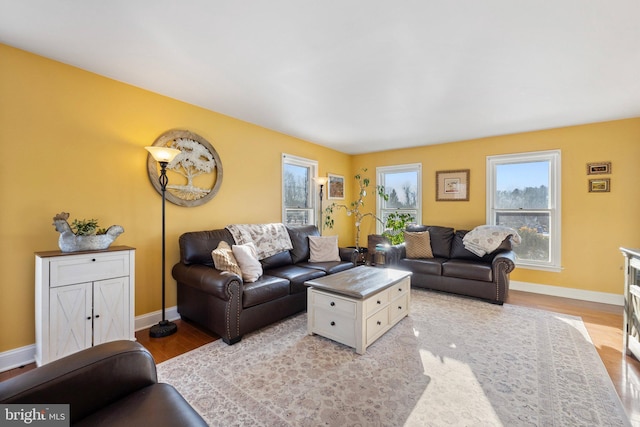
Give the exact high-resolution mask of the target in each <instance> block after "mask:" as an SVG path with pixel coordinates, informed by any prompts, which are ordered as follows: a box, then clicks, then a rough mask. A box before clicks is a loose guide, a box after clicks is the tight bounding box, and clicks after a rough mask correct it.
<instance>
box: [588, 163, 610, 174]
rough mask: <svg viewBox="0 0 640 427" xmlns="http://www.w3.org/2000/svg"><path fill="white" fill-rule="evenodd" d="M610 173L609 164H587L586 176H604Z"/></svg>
mask: <svg viewBox="0 0 640 427" xmlns="http://www.w3.org/2000/svg"><path fill="white" fill-rule="evenodd" d="M610 173H611V162H599V163H587V175H605V174H610Z"/></svg>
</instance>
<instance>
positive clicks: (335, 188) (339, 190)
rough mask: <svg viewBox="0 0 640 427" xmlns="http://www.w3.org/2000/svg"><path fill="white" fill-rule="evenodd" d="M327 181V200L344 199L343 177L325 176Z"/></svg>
mask: <svg viewBox="0 0 640 427" xmlns="http://www.w3.org/2000/svg"><path fill="white" fill-rule="evenodd" d="M327 176H328V177H329V181H328V182H327V186H328V187H329V188H328V196H327V197H328V198H329V199H344V176H342V175H334V174H332V173H330V174H328V175H327Z"/></svg>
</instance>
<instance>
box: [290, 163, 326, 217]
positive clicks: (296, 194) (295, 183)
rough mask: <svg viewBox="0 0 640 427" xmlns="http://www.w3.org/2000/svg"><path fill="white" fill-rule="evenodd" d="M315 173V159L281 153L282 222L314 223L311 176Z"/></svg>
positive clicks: (314, 202)
mask: <svg viewBox="0 0 640 427" xmlns="http://www.w3.org/2000/svg"><path fill="white" fill-rule="evenodd" d="M317 175H318V162H316V161H315V160H309V159H304V158H302V157H295V156H291V155H289V154H283V155H282V222H284V223H285V224H288V225H307V224H316V214H315V213H316V206H317V205H316V197H315V192H314V191H313V189H314V185H313V178H315V177H317ZM316 225H317V224H316Z"/></svg>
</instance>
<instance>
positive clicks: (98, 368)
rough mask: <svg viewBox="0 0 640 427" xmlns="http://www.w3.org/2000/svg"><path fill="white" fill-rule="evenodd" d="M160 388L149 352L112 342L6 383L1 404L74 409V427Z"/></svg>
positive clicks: (133, 344) (1, 388)
mask: <svg viewBox="0 0 640 427" xmlns="http://www.w3.org/2000/svg"><path fill="white" fill-rule="evenodd" d="M157 382H158V378H157V374H156V364H155V362H154V360H153V357H152V356H151V354H150V353H149V351H148V350H146V349H145V348H144V347H143V346H142V345H140V344H139V343H137V342H134V341H112V342H108V343H105V344H100V345H97V346H95V347H90V348H88V349H85V350H82V351H80V352H77V353H74V354H71V355H69V356H66V357H63V358H62V359H58V360H55V361H53V362H51V363H49V364H46V365H43V366H41V367H39V368H36V369H34V370H31V371H28V372H25V373H24V374H21V375H19V376H17V377H14V378H11V379H9V380H6V381H3V382H2V383H0V402H2V403H26V404H37V403H52V404H69V405H70V411H71V424H73V423H75V422H77V421H79V420H81V419H82V418H84V417H86V416H87V415H89V414H91V413H93V412H96V411H97V410H99V409H101V408H104V407H105V406H107V405H110V404H112V403H114V402H116V401H118V400H120V399H122V398H123V397H125V396H128V395H129V394H131V393H134V392H136V391H138V390H140V389H142V388H144V387H147V386H149V385H152V384H155V383H157Z"/></svg>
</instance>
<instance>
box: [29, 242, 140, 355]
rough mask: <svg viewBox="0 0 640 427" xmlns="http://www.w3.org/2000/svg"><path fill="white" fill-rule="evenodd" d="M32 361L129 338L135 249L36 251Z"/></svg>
mask: <svg viewBox="0 0 640 427" xmlns="http://www.w3.org/2000/svg"><path fill="white" fill-rule="evenodd" d="M35 255H36V283H35V285H36V295H35V296H36V355H35V359H36V364H37V365H38V366H40V365H44V364H46V363H49V362H52V361H54V360H56V359H59V358H61V357H64V356H66V355H68V354H71V353H75V352H77V351H80V350H83V349H85V348H87V347H91V346H93V345H96V344H100V343H103V342H108V341H115V340H121V339H128V340H135V333H134V292H135V289H134V288H135V285H134V284H135V278H134V271H135V249H134V248H130V247H128V246H113V247H111V248H109V249H107V250H103V251H86V252H61V251H48V252H37V253H36V254H35Z"/></svg>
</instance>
